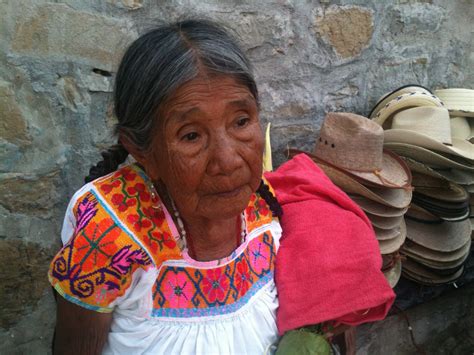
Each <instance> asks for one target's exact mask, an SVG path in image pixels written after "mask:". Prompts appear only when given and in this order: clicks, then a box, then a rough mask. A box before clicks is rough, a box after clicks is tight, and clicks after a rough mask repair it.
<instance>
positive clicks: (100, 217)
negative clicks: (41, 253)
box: [49, 192, 152, 309]
mask: <svg viewBox="0 0 474 355" xmlns="http://www.w3.org/2000/svg"><path fill="white" fill-rule="evenodd" d="M75 214H76V221H77V224H76V228H75V230H74V236H73V237H72V238H71V240H70V241H69V242H68V244H66V245H65V246H64V247H63V249H61V251H60V252H59V253H58V254H57V255H56V257H55V258H54V260H53V262H52V264H51V269H50V274H49V277H50V280H51V282H52V284H53V286H54V287H55V288H56V289H57V290H58V291H59V292H61V293H65V294H67V295H69V296H72V297H75V298H76V299H78V300H79V301H80V302H81V304H83V305H84V306H85V307H88V308H92V309H107V307H108V306H109V305H110V303H111V302H113V300H114V299H115V298H117V297H119V296H121V295H123V294H124V292H125V291H126V289H127V288H128V287H129V285H130V283H131V275H132V273H133V272H134V270H135V269H137V268H138V267H147V266H148V265H151V264H152V262H151V260H150V258H149V257H148V255H147V254H146V252H145V251H144V250H143V249H142V248H140V247H139V246H138V245H136V244H134V243H132V242H131V241H130V240H129V238H128V236H125V235H123V234H124V232H123V231H122V229H121V228H120V227H119V226H118V225H117V224H116V223H115V222H114V221H113V220H112V218H110V217H109V216H108V214H107V213H105V212H104V211H103V209H102V207H101V206H100V205H99V204H98V201H97V199H96V198H95V196H94V195H93V194H92V193H90V192H89V193H87V194H86V195H85V196H84V197H83V198H82V199H81V200H80V201H79V202H78V204H77V206H76V209H75ZM122 241H127V242H128V244H126V245H122V244H121V243H122Z"/></svg>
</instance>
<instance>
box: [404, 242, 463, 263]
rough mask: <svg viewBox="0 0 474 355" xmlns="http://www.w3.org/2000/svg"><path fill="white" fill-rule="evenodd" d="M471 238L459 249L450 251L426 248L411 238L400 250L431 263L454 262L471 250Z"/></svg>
mask: <svg viewBox="0 0 474 355" xmlns="http://www.w3.org/2000/svg"><path fill="white" fill-rule="evenodd" d="M471 244H472V241H471V240H469V239H468V240H467V242H466V243H465V244H464V245H463V246H461V247H460V248H459V249H456V250H454V251H450V252H444V251H436V250H433V249H430V248H426V247H424V246H422V245H420V244H418V243H415V242H413V241H411V240H409V239H408V240H407V241H406V242H405V243H404V244H403V246H402V247H401V249H400V251H401V252H403V253H405V252H406V253H410V254H411V255H415V256H416V257H418V258H423V259H425V260H428V261H429V262H432V263H456V262H457V261H459V260H460V259H462V258H463V257H464V255H466V254H469V252H470V250H471Z"/></svg>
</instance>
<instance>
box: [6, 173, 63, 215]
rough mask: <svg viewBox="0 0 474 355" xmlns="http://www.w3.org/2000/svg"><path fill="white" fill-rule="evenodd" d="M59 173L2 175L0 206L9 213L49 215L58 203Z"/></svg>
mask: <svg viewBox="0 0 474 355" xmlns="http://www.w3.org/2000/svg"><path fill="white" fill-rule="evenodd" d="M59 181H60V180H59V172H57V171H56V172H53V173H50V174H48V175H45V176H35V175H22V174H14V173H11V174H2V175H1V176H0V196H2V199H1V201H0V204H1V205H2V206H3V207H4V208H6V209H7V210H8V211H10V212H16V213H26V214H30V215H45V216H48V215H50V214H51V213H52V212H53V211H52V207H53V206H54V205H55V204H56V203H58V202H59V198H60V196H59V193H58V191H57V190H58V186H59V185H60V183H59Z"/></svg>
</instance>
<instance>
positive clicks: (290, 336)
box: [276, 329, 331, 355]
mask: <svg viewBox="0 0 474 355" xmlns="http://www.w3.org/2000/svg"><path fill="white" fill-rule="evenodd" d="M276 355H331V346H330V345H329V343H328V341H327V340H326V339H325V338H324V337H323V336H322V335H319V334H315V333H312V332H310V331H308V330H304V329H301V330H291V331H289V332H286V333H285V335H283V337H282V338H281V340H280V342H279V343H278V348H277V351H276Z"/></svg>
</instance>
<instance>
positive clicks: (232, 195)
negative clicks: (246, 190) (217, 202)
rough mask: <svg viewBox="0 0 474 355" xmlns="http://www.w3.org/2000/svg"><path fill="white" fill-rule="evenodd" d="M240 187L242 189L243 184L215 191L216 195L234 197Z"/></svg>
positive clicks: (238, 192) (239, 190)
mask: <svg viewBox="0 0 474 355" xmlns="http://www.w3.org/2000/svg"><path fill="white" fill-rule="evenodd" d="M242 189H243V186H239V187H237V188H235V189H232V190H228V191H221V192H217V193H216V195H217V196H219V197H223V198H229V197H235V196H237V195H238V194H240V192H241V191H242Z"/></svg>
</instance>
